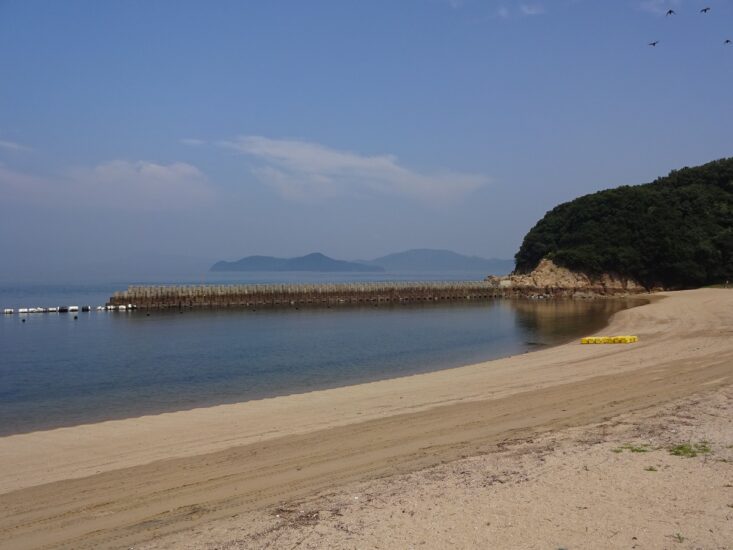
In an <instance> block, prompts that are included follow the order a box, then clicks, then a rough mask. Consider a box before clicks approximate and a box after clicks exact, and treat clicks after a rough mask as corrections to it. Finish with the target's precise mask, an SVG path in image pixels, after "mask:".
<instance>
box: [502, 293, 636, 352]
mask: <svg viewBox="0 0 733 550" xmlns="http://www.w3.org/2000/svg"><path fill="white" fill-rule="evenodd" d="M644 303H646V300H644V299H643V298H614V299H609V300H573V299H554V300H513V301H512V307H513V308H514V310H515V312H516V319H517V324H518V325H519V328H520V329H521V330H522V331H525V332H528V333H534V334H537V335H538V338H539V340H538V341H537V342H536V344H544V345H554V344H557V343H560V342H564V341H566V340H569V339H571V338H573V337H576V336H578V335H584V334H591V333H593V332H596V331H597V330H599V329H601V328H602V327H603V326H604V325H605V324H606V323H607V321H608V319H610V318H611V316H612V315H613V314H614V313H616V312H618V311H621V310H623V309H628V308H630V307H635V306H639V305H642V304H644Z"/></svg>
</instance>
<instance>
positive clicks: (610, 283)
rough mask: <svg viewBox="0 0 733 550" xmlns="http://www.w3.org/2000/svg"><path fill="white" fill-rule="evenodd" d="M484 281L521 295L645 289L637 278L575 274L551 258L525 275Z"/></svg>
mask: <svg viewBox="0 0 733 550" xmlns="http://www.w3.org/2000/svg"><path fill="white" fill-rule="evenodd" d="M486 280H487V281H489V282H491V283H494V284H495V285H496V287H497V288H499V289H502V290H503V291H504V293H505V294H507V295H509V296H512V295H517V296H518V295H521V296H567V297H571V296H574V297H577V298H583V297H593V296H599V295H600V296H623V295H628V294H640V293H644V292H647V289H646V288H644V287H643V286H642V285H640V284H639V283H638V282H637V281H634V280H633V279H630V278H628V277H621V276H617V275H613V274H608V273H605V274H603V275H599V276H597V277H593V276H589V275H586V274H585V273H577V272H575V271H571V270H569V269H567V268H564V267H560V266H558V265H555V263H554V262H553V261H552V260H549V259H547V258H546V259H544V260H542V261H540V263H539V265H538V266H537V267H536V268H535V270H534V271H532V272H531V273H528V274H525V275H516V274H512V275H507V276H506V277H496V276H494V275H489V276H488V277H486Z"/></svg>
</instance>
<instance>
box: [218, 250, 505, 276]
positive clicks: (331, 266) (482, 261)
mask: <svg viewBox="0 0 733 550" xmlns="http://www.w3.org/2000/svg"><path fill="white" fill-rule="evenodd" d="M513 269H514V260H502V259H486V258H480V257H478V256H465V255H463V254H458V253H456V252H453V251H450V250H433V249H426V248H423V249H413V250H407V251H404V252H397V253H394V254H388V255H386V256H381V257H379V258H375V259H373V260H356V261H345V260H336V259H334V258H330V257H328V256H326V255H325V254H322V253H320V252H314V253H312V254H307V255H305V256H299V257H296V258H276V257H273V256H247V257H245V258H242V259H240V260H236V261H233V262H227V261H219V262H216V263H215V264H214V265H213V266H211V269H210V271H317V272H323V273H327V272H364V273H382V272H387V271H389V272H396V271H401V272H440V271H478V272H485V273H486V274H496V275H505V274H507V273H509V272H511V271H512V270H513Z"/></svg>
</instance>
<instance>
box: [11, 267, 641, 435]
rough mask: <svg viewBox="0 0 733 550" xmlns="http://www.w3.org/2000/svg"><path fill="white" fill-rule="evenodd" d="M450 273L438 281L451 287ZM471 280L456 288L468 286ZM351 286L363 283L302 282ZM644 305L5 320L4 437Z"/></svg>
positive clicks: (27, 290) (538, 335) (356, 378)
mask: <svg viewBox="0 0 733 550" xmlns="http://www.w3.org/2000/svg"><path fill="white" fill-rule="evenodd" d="M380 275H382V277H383V278H384V274H380ZM442 275H443V276H442V277H437V276H436V277H433V278H443V279H447V278H450V277H448V276H446V274H442ZM461 275H462V276H461V277H458V276H454V278H466V277H465V274H461ZM295 277H296V276H295V275H293V274H277V275H275V274H273V275H271V276H269V277H268V276H267V275H262V274H258V275H257V276H256V277H244V278H243V277H241V276H240V277H236V278H230V279H231V282H271V281H292V280H294V278H295ZM392 278H393V279H397V278H400V277H392ZM405 278H414V276H413V277H408V276H405V277H402V279H405ZM422 278H424V277H422ZM354 279H355V277H354V275H353V274H349V275H348V279H346V278H345V277H317V276H312V275H311V276H303V275H301V276H300V277H298V280H302V281H304V282H311V281H314V280H321V281H325V280H354ZM368 279H369V280H374V279H372V278H368ZM377 280H378V279H377ZM182 282H185V281H182ZM193 282H195V281H193ZM126 286H127V285H126V284H124V285H120V284H114V283H112V284H100V285H65V286H58V285H57V286H48V285H47V286H39V285H33V286H24V285H9V286H5V287H0V307H15V308H17V307H19V306H20V307H26V306H28V307H33V306H55V305H72V304H73V305H84V304H89V305H97V304H103V303H104V302H105V300H106V299H107V298H108V297H109V296H110V295H111V293H112V292H113V291H115V290H121V289H123V288H125V287H126ZM638 303H639V302H638V301H636V302H632V301H621V300H619V301H616V300H613V301H592V302H582V301H553V302H541V301H539V302H538V301H529V300H522V301H510V300H494V301H489V302H482V303H465V304H452V305H408V306H405V305H399V306H380V307H364V308H353V307H344V308H334V309H327V310H322V309H315V310H308V309H303V310H300V311H292V310H287V311H277V310H275V311H264V310H260V311H257V312H250V311H246V310H242V311H240V310H235V311H232V310H228V311H223V310H222V311H187V312H185V313H183V314H180V313H178V312H152V313H151V314H150V316H148V315H146V313H145V312H141V311H134V312H96V311H93V312H90V313H79V314H78V319H76V320H75V319H74V315H73V314H31V315H27V316H20V315H17V314H16V315H5V316H3V317H2V318H0V350H1V351H0V435H7V434H11V433H19V432H27V431H33V430H39V429H48V428H53V427H59V426H68V425H75V424H80V423H88V422H96V421H100V420H106V419H114V418H126V417H132V416H139V415H142V414H151V413H158V412H163V411H174V410H183V409H189V408H193V407H200V406H209V405H214V404H221V403H233V402H239V401H246V400H250V399H258V398H263V397H270V396H276V395H285V394H290V393H300V392H305V391H310V390H315V389H322V388H331V387H337V386H343V385H349V384H354V383H359V382H365V381H372V380H379V379H385V378H393V377H397V376H404V375H409V374H414V373H420V372H428V371H432V370H438V369H444V368H451V367H457V366H460V365H466V364H470V363H475V362H478V361H484V360H487V359H492V358H496V357H501V356H507V355H513V354H517V353H524V352H527V351H530V350H534V349H537V348H538V347H541V346H548V345H554V344H558V343H561V342H563V341H567V340H569V339H571V338H574V337H577V336H579V335H581V334H584V333H587V332H592V331H594V330H597V329H598V328H600V327H601V326H603V325H604V324H605V323H606V322H607V319H608V317H609V316H610V315H611V314H613V313H614V312H616V311H618V310H620V309H622V308H625V307H630V306H631V305H635V304H638ZM24 318H25V319H26V322H25V323H23V322H22V319H24Z"/></svg>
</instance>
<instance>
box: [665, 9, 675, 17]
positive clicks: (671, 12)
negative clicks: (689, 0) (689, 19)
mask: <svg viewBox="0 0 733 550" xmlns="http://www.w3.org/2000/svg"><path fill="white" fill-rule="evenodd" d="M670 15H677V14H676V13H675V11H674V10H667V16H670Z"/></svg>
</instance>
